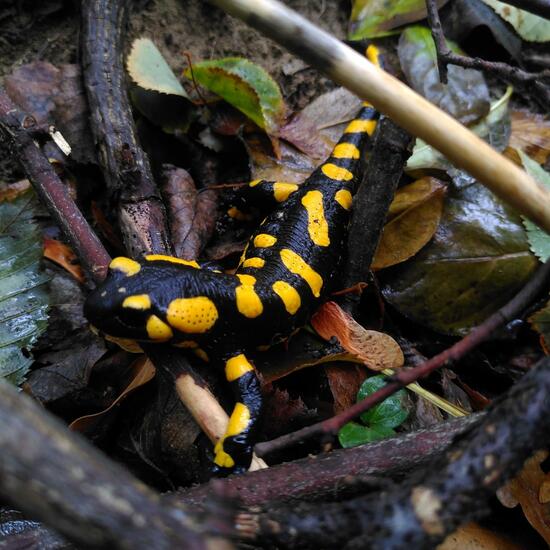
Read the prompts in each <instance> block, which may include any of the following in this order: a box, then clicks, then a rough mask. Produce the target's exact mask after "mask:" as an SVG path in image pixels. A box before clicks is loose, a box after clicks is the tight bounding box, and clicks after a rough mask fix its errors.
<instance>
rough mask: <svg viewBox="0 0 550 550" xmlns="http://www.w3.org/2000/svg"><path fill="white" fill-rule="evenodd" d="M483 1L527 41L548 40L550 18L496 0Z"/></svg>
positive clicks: (549, 38) (549, 35) (549, 37)
mask: <svg viewBox="0 0 550 550" xmlns="http://www.w3.org/2000/svg"><path fill="white" fill-rule="evenodd" d="M483 2H484V3H485V4H487V5H488V6H491V8H493V9H494V10H495V11H496V12H497V13H498V15H500V17H502V18H503V19H504V20H505V21H507V22H508V23H510V25H512V27H514V29H516V31H517V33H518V34H519V35H520V36H521V37H522V38H523V39H524V40H527V41H528V42H548V41H550V20H548V19H544V18H543V17H539V16H538V15H535V14H533V13H529V12H528V11H524V10H520V9H519V8H515V7H513V6H510V4H506V3H504V2H499V1H498V0H483Z"/></svg>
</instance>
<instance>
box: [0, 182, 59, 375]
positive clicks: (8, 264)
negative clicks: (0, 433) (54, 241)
mask: <svg viewBox="0 0 550 550" xmlns="http://www.w3.org/2000/svg"><path fill="white" fill-rule="evenodd" d="M36 204H37V203H36V199H35V197H34V193H33V192H32V191H28V192H25V193H22V194H20V195H18V196H17V197H16V198H15V199H14V200H13V201H3V202H1V203H0V280H1V281H2V284H1V286H0V377H1V378H6V379H8V380H9V381H11V382H12V383H14V384H16V385H19V384H21V383H22V382H23V381H24V379H25V375H26V373H27V371H28V369H29V367H30V365H31V363H32V356H31V354H30V349H31V348H32V346H33V344H34V342H35V341H36V340H37V338H38V336H39V335H40V334H41V333H42V332H43V331H44V330H45V329H46V326H47V322H48V301H49V300H48V290H47V287H46V283H47V282H48V277H47V276H46V275H45V274H44V273H43V272H42V270H41V268H40V260H41V258H42V239H41V236H40V232H39V230H38V227H37V225H36V223H35V222H34V219H33V216H34V214H35V212H36V210H35V209H36Z"/></svg>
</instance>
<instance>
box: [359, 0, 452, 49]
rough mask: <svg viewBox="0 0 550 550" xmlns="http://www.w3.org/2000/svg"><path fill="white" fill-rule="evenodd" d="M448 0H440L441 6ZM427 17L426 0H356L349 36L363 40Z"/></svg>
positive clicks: (439, 4) (386, 33) (388, 32)
mask: <svg viewBox="0 0 550 550" xmlns="http://www.w3.org/2000/svg"><path fill="white" fill-rule="evenodd" d="M445 3H446V0H439V1H438V2H437V4H438V6H439V7H441V6H443V5H444V4H445ZM425 17H426V3H425V2H424V0H396V1H395V2H387V1H386V0H354V1H353V5H352V10H351V17H350V24H349V31H348V38H349V39H350V40H361V39H363V38H375V37H379V36H387V35H388V34H392V32H390V31H392V29H395V28H396V27H400V26H402V25H406V24H407V23H412V22H414V21H419V20H420V19H424V18H425Z"/></svg>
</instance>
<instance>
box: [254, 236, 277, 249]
mask: <svg viewBox="0 0 550 550" xmlns="http://www.w3.org/2000/svg"><path fill="white" fill-rule="evenodd" d="M276 242H277V237H274V236H273V235H268V234H267V233H260V234H259V235H256V236H255V237H254V246H255V247H256V248H268V247H270V246H273V245H274V244H275V243H276Z"/></svg>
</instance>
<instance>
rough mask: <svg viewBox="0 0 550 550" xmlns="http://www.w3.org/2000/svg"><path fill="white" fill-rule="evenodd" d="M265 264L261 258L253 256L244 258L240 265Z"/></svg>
mask: <svg viewBox="0 0 550 550" xmlns="http://www.w3.org/2000/svg"><path fill="white" fill-rule="evenodd" d="M264 265H265V260H264V259H263V258H258V257H257V256H255V257H254V258H248V260H245V261H244V262H243V263H242V264H241V267H263V266H264Z"/></svg>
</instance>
